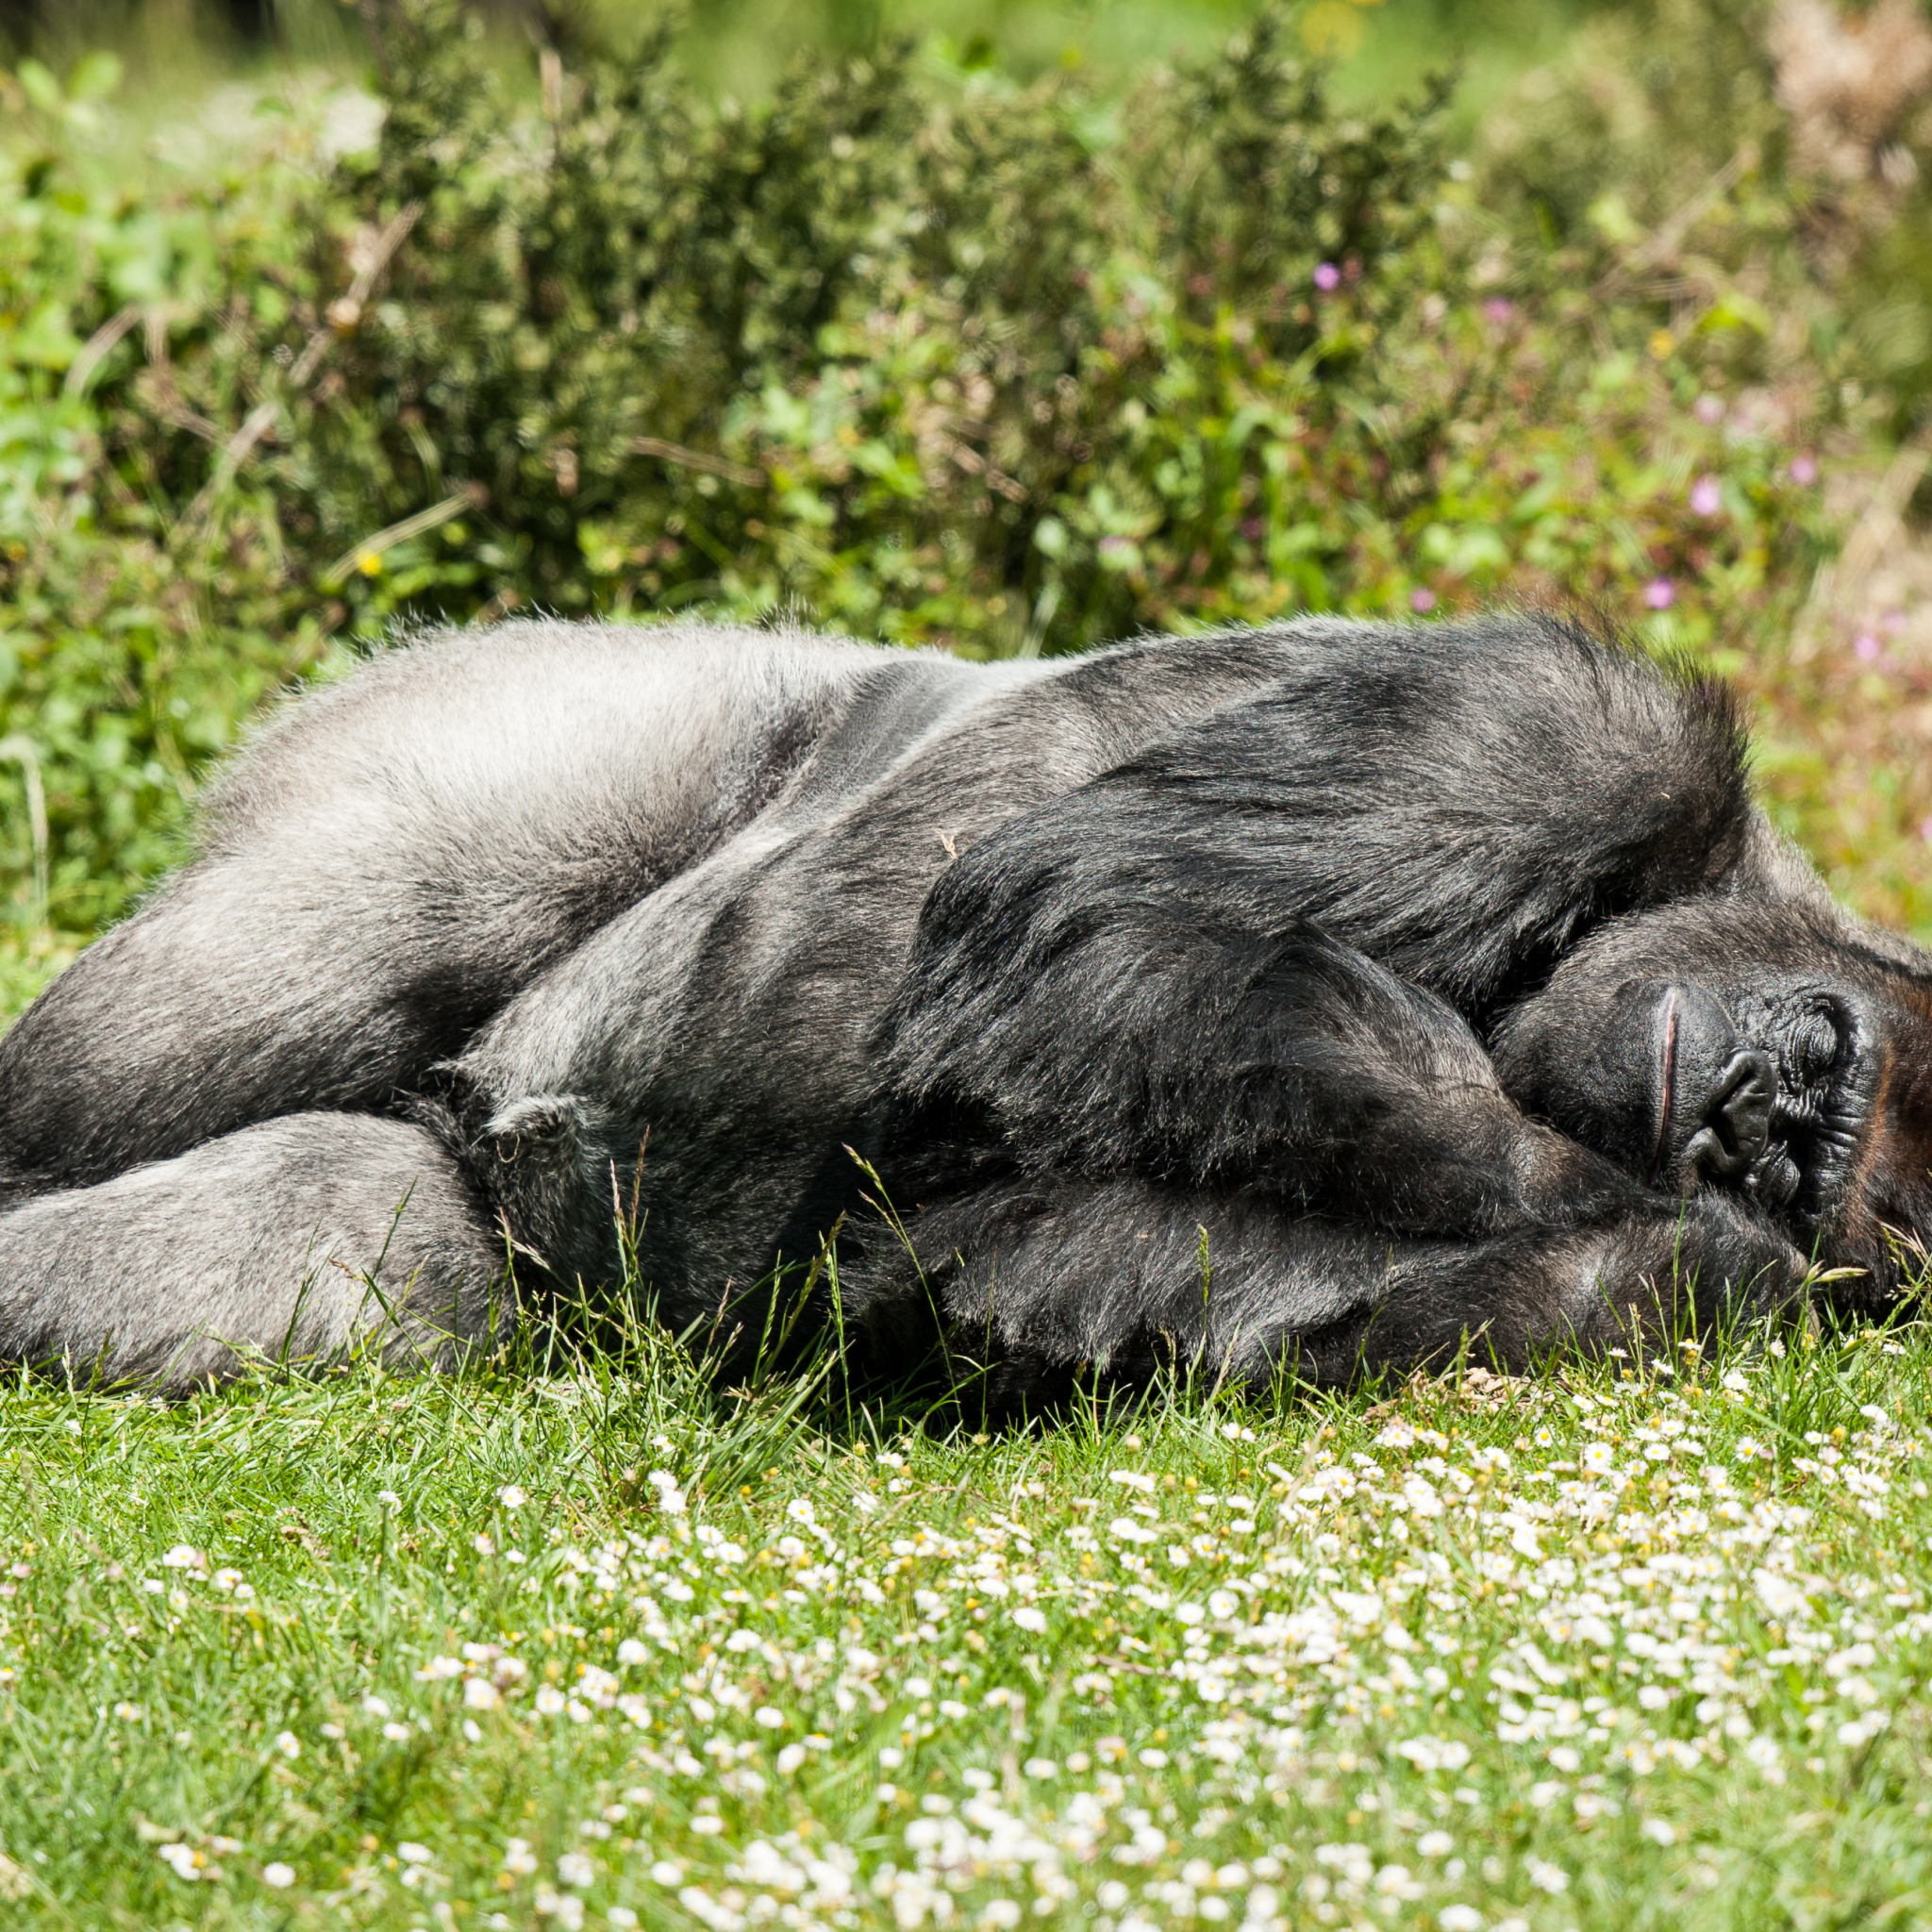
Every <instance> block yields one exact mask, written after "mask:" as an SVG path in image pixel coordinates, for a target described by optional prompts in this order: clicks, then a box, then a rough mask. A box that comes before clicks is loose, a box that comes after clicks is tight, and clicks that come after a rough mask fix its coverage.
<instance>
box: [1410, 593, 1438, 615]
mask: <svg viewBox="0 0 1932 1932" xmlns="http://www.w3.org/2000/svg"><path fill="white" fill-rule="evenodd" d="M1408 608H1410V609H1411V610H1413V611H1416V612H1418V613H1420V614H1423V615H1426V614H1427V613H1428V612H1429V611H1431V610H1433V609H1434V608H1436V593H1435V591H1430V590H1426V589H1424V590H1419V591H1410V592H1409V593H1408Z"/></svg>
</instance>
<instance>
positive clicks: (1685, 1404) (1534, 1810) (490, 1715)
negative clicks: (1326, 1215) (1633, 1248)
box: [0, 1327, 1932, 1932]
mask: <svg viewBox="0 0 1932 1932" xmlns="http://www.w3.org/2000/svg"><path fill="white" fill-rule="evenodd" d="M1613 1368H1614V1369H1615V1370H1616V1371H1617V1372H1616V1373H1612V1374H1605V1373H1601V1372H1598V1371H1587V1372H1586V1371H1574V1372H1569V1373H1565V1374H1553V1375H1552V1376H1550V1377H1549V1378H1547V1379H1544V1380H1541V1381H1537V1382H1524V1383H1501V1382H1496V1381H1492V1380H1488V1379H1486V1378H1484V1377H1482V1376H1480V1375H1470V1376H1467V1377H1463V1378H1461V1379H1449V1380H1443V1381H1438V1382H1425V1383H1424V1382H1419V1383H1417V1384H1416V1385H1414V1386H1413V1387H1411V1388H1409V1389H1407V1390H1402V1391H1395V1392H1394V1393H1393V1394H1392V1395H1390V1394H1385V1395H1384V1397H1383V1398H1382V1399H1380V1400H1375V1399H1373V1398H1372V1397H1371V1396H1368V1395H1362V1396H1357V1397H1354V1398H1351V1399H1349V1400H1345V1401H1336V1402H1328V1401H1319V1400H1311V1399H1290V1400H1287V1401H1285V1402H1283V1403H1281V1404H1278V1405H1269V1406H1263V1407H1248V1406H1243V1405H1241V1404H1239V1403H1234V1402H1229V1401H1226V1400H1222V1401H1209V1400H1203V1399H1200V1398H1199V1397H1198V1396H1194V1395H1189V1394H1187V1393H1186V1392H1185V1391H1184V1392H1182V1393H1180V1394H1178V1395H1171V1396H1164V1397H1161V1398H1158V1399H1156V1400H1153V1401H1151V1402H1149V1403H1148V1404H1147V1405H1146V1406H1145V1407H1143V1408H1141V1410H1139V1411H1138V1412H1135V1413H1132V1414H1126V1413H1116V1414H1115V1415H1113V1416H1111V1417H1104V1416H1102V1417H1095V1416H1091V1415H1087V1416H1079V1417H1075V1418H1074V1420H1072V1421H1071V1422H1070V1423H1068V1424H1067V1425H1065V1426H1063V1427H1060V1428H1058V1429H1056V1430H1054V1431H1052V1432H1049V1433H1045V1434H1040V1435H1031V1436H1029V1435H995V1436H992V1437H991V1438H989V1437H987V1436H985V1435H979V1434H972V1433H968V1432H964V1431H960V1432H954V1433H948V1432H946V1431H944V1430H943V1429H939V1428H934V1427H927V1428H925V1429H924V1430H920V1429H916V1428H908V1427H907V1426H906V1424H904V1422H903V1421H900V1422H895V1423H893V1424H890V1425H887V1424H881V1423H877V1422H876V1421H875V1419H874V1418H872V1417H870V1416H868V1414H867V1413H866V1412H864V1411H862V1410H857V1411H855V1412H854V1413H853V1415H852V1416H851V1418H850V1419H849V1420H848V1418H847V1417H846V1416H845V1414H844V1411H843V1409H842V1407H840V1406H839V1405H835V1404H830V1403H828V1402H827V1401H826V1400H825V1399H824V1397H823V1396H822V1395H820V1394H818V1393H816V1392H814V1391H811V1390H809V1389H807V1388H805V1387H804V1386H803V1385H799V1384H788V1383H785V1382H782V1381H781V1382H774V1383H768V1384H766V1385H764V1386H762V1387H760V1388H759V1389H757V1390H755V1391H749V1392H743V1393H741V1394H739V1395H736V1396H734V1395H732V1394H729V1393H724V1392H719V1391H708V1390H707V1389H706V1388H704V1387H703V1386H702V1385H701V1384H700V1383H699V1382H698V1381H697V1380H696V1378H695V1377H694V1376H693V1374H691V1371H690V1370H689V1369H688V1368H687V1367H685V1366H683V1358H682V1357H680V1356H679V1354H678V1352H677V1351H676V1350H675V1347H674V1346H673V1345H671V1344H670V1343H662V1344H658V1345H655V1346H652V1347H650V1348H648V1349H647V1350H646V1351H645V1352H644V1354H643V1355H642V1356H641V1357H633V1358H632V1359H631V1360H630V1361H629V1362H628V1364H627V1365H624V1366H620V1365H618V1364H614V1363H613V1362H611V1361H608V1360H599V1359H596V1358H591V1357H584V1358H577V1359H573V1360H572V1361H570V1362H569V1363H568V1364H565V1365H559V1364H558V1363H557V1362H555V1361H553V1362H552V1363H551V1364H550V1365H549V1366H548V1368H547V1369H546V1368H544V1367H543V1365H541V1364H540V1365H538V1367H537V1369H536V1370H535V1371H533V1372H531V1373H526V1374H516V1375H508V1374H499V1373H497V1372H495V1371H484V1370H479V1371H475V1372H473V1373H469V1374H464V1375H462V1376H458V1377H451V1378H442V1379H438V1378H425V1379H407V1378H399V1377H396V1376H392V1375H389V1374H382V1373H379V1372H376V1371H375V1370H372V1369H367V1368H356V1369H352V1370H348V1371H344V1372H342V1373H339V1374H333V1375H329V1376H326V1377H324V1378H322V1379H320V1380H316V1381H297V1382H294V1383H289V1384H282V1385H279V1386H278V1385H276V1384H275V1383H274V1382H273V1381H271V1380H267V1379H262V1380H251V1381H246V1382H243V1383H242V1384H240V1385H238V1386H236V1387H233V1388H231V1389H228V1390H226V1391H223V1392H220V1393H211V1394H207V1395H204V1396H202V1397H200V1398H198V1399H196V1400H194V1401H192V1402H189V1403H186V1404H183V1405H179V1406H175V1407H164V1406H162V1405H160V1404H159V1403H157V1402H153V1401H149V1400H144V1399H139V1398H135V1399H129V1398H125V1397H118V1396H91V1395H87V1394H76V1393H69V1392H67V1391H61V1390H58V1389H54V1388H50V1387H48V1386H46V1385H44V1384H37V1383H30V1382H23V1383H21V1384H19V1385H18V1386H17V1387H15V1388H14V1389H13V1390H12V1391H11V1392H10V1393H9V1394H8V1396H7V1397H6V1399H5V1400H4V1402H0V1537H4V1544H0V1591H4V1595H0V1767H4V1769H0V1850H4V1853H5V1859H6V1862H4V1863H0V1890H6V1891H7V1892H9V1893H12V1894H14V1895H15V1896H14V1898H13V1900H12V1902H11V1903H0V1924H15V1923H17V1924H73V1925H90V1926H92V1925H102V1924H139V1925H143V1926H145V1925H158V1924H196V1925H203V1924H206V1925H229V1924H236V1925H243V1924H245V1925H261V1926H270V1925H304V1926H306V1925H316V1926H320V1925H329V1926H336V1925H356V1926H361V1925H369V1926H394V1927H399V1928H401V1927H413V1926H424V1927H429V1926H432V1925H442V1926H448V1925H461V1926H503V1925H510V1926H525V1925H530V1924H541V1925H543V1926H546V1927H547V1926H563V1927H572V1926H575V1925H577V1924H587V1925H591V1926H602V1925H604V1924H617V1925H625V1924H630V1923H632V1922H631V1920H630V1919H629V1918H627V1917H626V1916H625V1914H626V1913H627V1912H629V1913H635V1914H636V1915H637V1919H638V1922H639V1923H642V1924H660V1925H666V1926H685V1925H693V1924H700V1925H704V1926H708V1927H715V1928H723V1932H735V1928H737V1927H739V1926H741V1925H758V1924H765V1923H767V1922H769V1921H775V1922H776V1923H779V1924H785V1925H811V1924H831V1925H841V1926H843V1925H861V1924H863V1925H874V1924H875V1925H891V1924H894V1923H896V1924H899V1925H904V1926H914V1925H921V1924H931V1925H957V1926H962V1927H963V1926H981V1925H988V1926H1002V1925H1012V1924H1023V1923H1035V1924H1084V1925H1089V1926H1091V1927H1093V1928H1094V1932H1141V1928H1146V1927H1160V1926H1166V1925H1169V1924H1183V1923H1188V1922H1191V1921H1194V1920H1206V1921H1209V1922H1215V1921H1222V1920H1226V1921H1228V1922H1229V1924H1230V1925H1231V1926H1232V1925H1238V1924H1241V1923H1243V1922H1244V1921H1247V1922H1251V1923H1252V1924H1256V1925H1260V1924H1267V1925H1271V1926H1273V1927H1276V1928H1278V1927H1281V1926H1284V1925H1292V1926H1295V1927H1300V1926H1305V1925H1317V1924H1323V1925H1328V1924H1332V1925H1337V1926H1348V1925H1362V1926H1376V1927H1389V1926H1418V1927H1422V1926H1426V1927H1432V1928H1445V1932H1457V1927H1465V1928H1467V1927H1474V1926H1475V1925H1477V1924H1481V1925H1484V1926H1487V1927H1491V1928H1494V1927H1498V1926H1508V1925H1511V1924H1515V1925H1526V1926H1528V1927H1532V1928H1538V1932H1541V1928H1549V1932H1559V1928H1565V1927H1573V1926H1574V1927H1576V1928H1579V1932H1581V1928H1585V1927H1603V1928H1606V1932H1607V1928H1617V1932H1628V1928H1635V1927H1644V1926H1653V1925H1655V1926H1663V1925H1672V1926H1676V1925H1684V1926H1697V1927H1704V1926H1712V1927H1715V1926H1726V1927H1730V1926H1735V1927H1740V1928H1743V1927H1751V1928H1761V1927H1766V1926H1781V1925H1792V1926H1805V1927H1813V1926H1830V1925H1850V1924H1898V1925H1908V1924H1923V1923H1924V1922H1925V1920H1926V1918H1927V1917H1928V1916H1932V1831H1928V1827H1927V1824H1926V1818H1927V1814H1928V1812H1932V1795H1928V1793H1932V1786H1928V1784H1927V1782H1926V1778H1925V1772H1926V1768H1927V1767H1926V1752H1927V1727H1928V1704H1927V1699H1926V1696H1925V1692H1924V1683H1925V1680H1926V1678H1927V1675H1928V1674H1932V1614H1928V1612H1932V1602H1928V1591H1932V1556H1928V1553H1927V1532H1928V1530H1932V1499H1928V1494H1927V1482H1926V1479H1925V1478H1926V1476H1927V1474H1928V1457H1932V1431H1928V1430H1927V1428H1926V1426H1925V1423H1924V1416H1925V1412H1926V1407H1927V1394H1928V1390H1932V1336H1928V1335H1926V1334H1925V1333H1924V1331H1922V1330H1920V1329H1918V1328H1916V1327H1907V1328H1903V1329H1900V1330H1899V1331H1898V1332H1896V1333H1870V1332H1868V1333H1865V1334H1862V1335H1859V1336H1857V1337H1854V1338H1848V1339H1846V1338H1840V1339H1829V1338H1827V1339H1826V1340H1825V1341H1822V1342H1818V1343H1796V1342H1794V1343H1793V1344H1792V1345H1791V1347H1790V1351H1789V1352H1788V1353H1783V1354H1778V1353H1774V1354H1769V1355H1765V1354H1760V1355H1758V1356H1757V1357H1755V1358H1744V1359H1740V1360H1739V1361H1738V1362H1736V1363H1735V1364H1733V1365H1731V1366H1729V1367H1723V1366H1722V1365H1719V1364H1715V1363H1713V1364H1710V1365H1706V1366H1702V1367H1700V1364H1699V1362H1698V1360H1697V1358H1696V1357H1694V1356H1693V1355H1689V1354H1687V1355H1685V1356H1684V1357H1682V1358H1681V1359H1680V1360H1679V1362H1678V1363H1677V1365H1676V1373H1675V1374H1671V1373H1669V1368H1670V1365H1668V1364H1657V1365H1654V1366H1653V1365H1644V1366H1642V1367H1641V1368H1640V1366H1639V1365H1638V1364H1634V1363H1629V1362H1625V1363H1624V1364H1621V1365H1613ZM1602 1465H1607V1471H1608V1473H1607V1474H1599V1473H1598V1471H1599V1467H1600V1466H1602ZM673 1485H675V1492H673V1493H669V1494H667V1493H666V1491H667V1489H668V1488H670V1487H671V1486H673ZM512 1660H514V1661H512Z"/></svg>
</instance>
